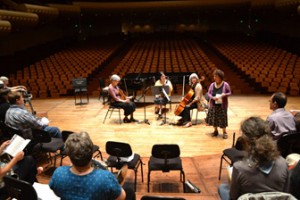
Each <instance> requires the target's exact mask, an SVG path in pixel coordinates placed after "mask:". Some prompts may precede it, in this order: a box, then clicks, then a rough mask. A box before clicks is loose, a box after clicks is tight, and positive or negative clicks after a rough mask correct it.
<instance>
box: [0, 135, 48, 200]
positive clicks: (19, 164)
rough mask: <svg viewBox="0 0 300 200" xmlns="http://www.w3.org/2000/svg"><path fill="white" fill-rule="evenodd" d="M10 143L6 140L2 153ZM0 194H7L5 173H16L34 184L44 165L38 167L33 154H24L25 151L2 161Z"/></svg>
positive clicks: (0, 151)
mask: <svg viewBox="0 0 300 200" xmlns="http://www.w3.org/2000/svg"><path fill="white" fill-rule="evenodd" d="M9 144H10V141H9V140H8V141H5V142H3V143H2V144H1V146H0V154H2V153H3V151H4V149H5V148H6V147H7V146H8V145H9ZM0 164H1V166H0V196H1V197H2V195H3V194H5V193H6V192H5V187H4V183H3V182H2V177H3V176H5V175H13V174H16V175H17V176H18V178H19V179H21V180H24V181H27V182H29V183H30V184H33V183H34V182H36V181H37V179H36V175H37V174H39V173H41V172H42V171H43V168H42V167H38V168H36V165H35V162H34V159H33V158H32V157H31V156H24V152H23V151H20V152H18V153H17V154H16V155H15V157H13V158H12V159H11V160H10V161H9V162H7V163H5V162H1V161H0ZM0 199H1V198H0Z"/></svg>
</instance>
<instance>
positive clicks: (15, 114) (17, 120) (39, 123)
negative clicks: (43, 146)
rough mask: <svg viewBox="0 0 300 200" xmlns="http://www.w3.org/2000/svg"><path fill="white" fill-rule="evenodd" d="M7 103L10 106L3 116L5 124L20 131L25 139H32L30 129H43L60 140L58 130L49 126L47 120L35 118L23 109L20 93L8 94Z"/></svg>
mask: <svg viewBox="0 0 300 200" xmlns="http://www.w3.org/2000/svg"><path fill="white" fill-rule="evenodd" d="M8 101H9V103H10V104H11V106H10V108H9V109H8V110H7V112H6V114H5V124H6V125H7V126H10V127H11V128H14V129H17V130H20V131H21V132H22V133H23V135H22V137H23V138H25V139H32V138H33V136H32V132H31V129H33V128H35V129H43V130H44V131H46V132H49V133H50V136H51V137H57V138H62V135H61V132H60V130H59V128H57V127H55V126H49V125H48V123H49V120H48V119H47V118H37V117H36V116H34V115H33V114H32V113H30V112H28V111H27V110H26V109H25V108H24V98H23V95H22V93H21V92H10V93H9V94H8Z"/></svg>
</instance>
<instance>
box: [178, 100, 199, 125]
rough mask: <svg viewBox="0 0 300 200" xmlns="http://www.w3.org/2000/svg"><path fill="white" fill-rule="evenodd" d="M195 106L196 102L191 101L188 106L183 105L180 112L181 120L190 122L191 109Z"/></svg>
mask: <svg viewBox="0 0 300 200" xmlns="http://www.w3.org/2000/svg"><path fill="white" fill-rule="evenodd" d="M195 108H197V103H193V104H192V105H191V106H190V107H187V106H185V107H184V109H183V111H182V112H181V113H180V116H181V117H182V122H183V123H186V122H190V121H191V112H190V111H191V110H192V109H195Z"/></svg>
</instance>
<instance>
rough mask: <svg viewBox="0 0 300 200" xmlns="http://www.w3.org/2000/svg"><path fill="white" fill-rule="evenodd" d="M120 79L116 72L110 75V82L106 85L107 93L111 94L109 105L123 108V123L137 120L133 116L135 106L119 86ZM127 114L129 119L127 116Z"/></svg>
mask: <svg viewBox="0 0 300 200" xmlns="http://www.w3.org/2000/svg"><path fill="white" fill-rule="evenodd" d="M120 80H121V78H120V77H119V76H118V75H116V74H114V75H112V76H111V77H110V81H111V84H110V85H109V86H108V93H109V95H110V96H111V105H112V106H115V107H119V108H122V109H123V110H124V115H125V117H124V119H123V122H124V123H130V122H138V120H136V119H134V117H133V113H134V111H135V108H136V106H135V104H134V103H133V102H132V101H130V99H131V97H127V96H126V95H125V94H124V93H123V91H122V90H121V89H120V88H119V86H118V84H119V83H120ZM129 115H130V119H129V118H128V116H129Z"/></svg>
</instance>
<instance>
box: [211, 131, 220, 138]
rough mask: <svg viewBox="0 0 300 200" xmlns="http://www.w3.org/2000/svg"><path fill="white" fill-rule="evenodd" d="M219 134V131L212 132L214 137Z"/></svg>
mask: <svg viewBox="0 0 300 200" xmlns="http://www.w3.org/2000/svg"><path fill="white" fill-rule="evenodd" d="M218 135H219V132H218V131H214V132H213V133H212V134H211V136H212V137H217V136H218Z"/></svg>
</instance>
